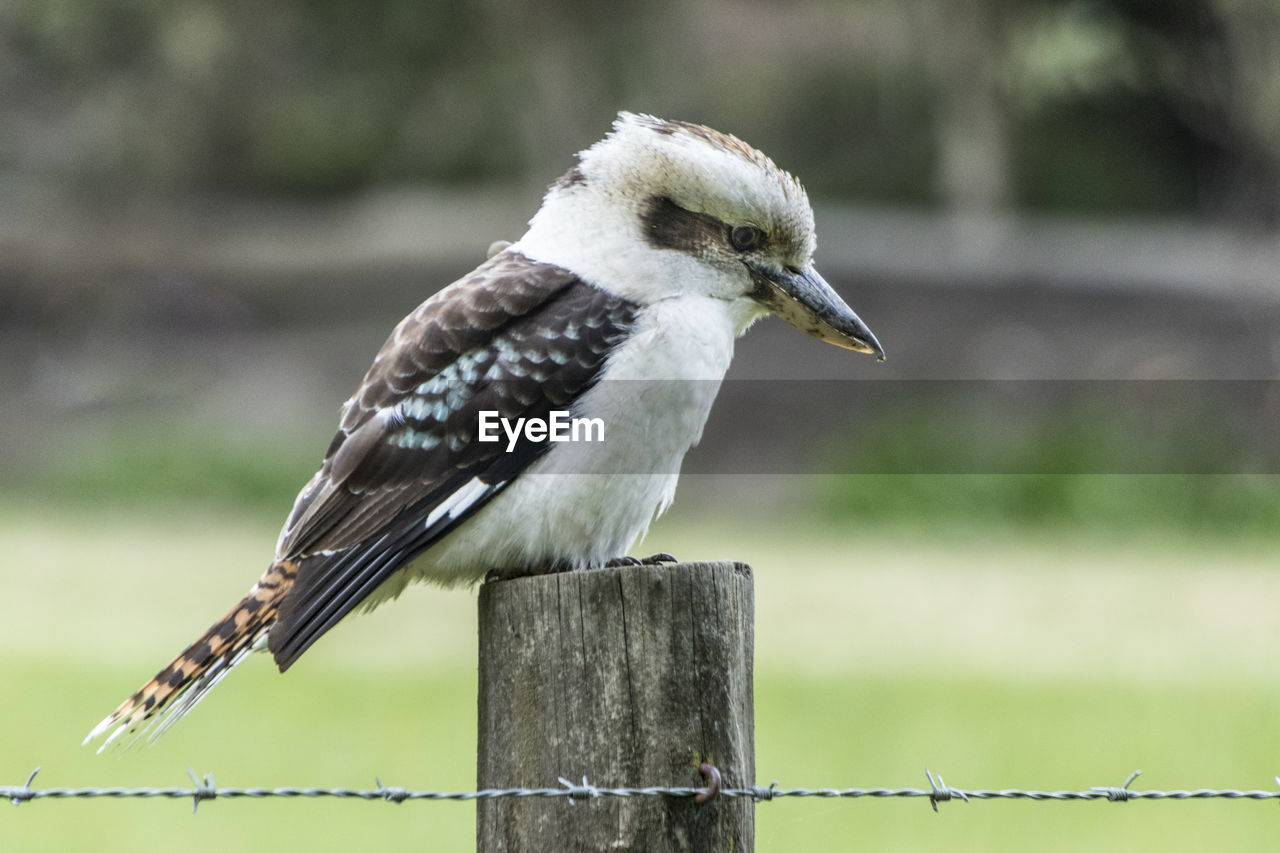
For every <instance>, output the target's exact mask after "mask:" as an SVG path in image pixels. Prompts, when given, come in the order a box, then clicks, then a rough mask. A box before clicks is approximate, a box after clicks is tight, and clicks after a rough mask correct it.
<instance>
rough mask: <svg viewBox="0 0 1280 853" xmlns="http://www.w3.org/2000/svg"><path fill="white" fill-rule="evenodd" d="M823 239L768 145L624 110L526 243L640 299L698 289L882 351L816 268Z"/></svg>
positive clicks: (837, 340)
mask: <svg viewBox="0 0 1280 853" xmlns="http://www.w3.org/2000/svg"><path fill="white" fill-rule="evenodd" d="M815 244H816V240H815V237H814V225H813V211H812V209H811V208H810V206H809V198H808V196H807V195H806V193H805V191H804V187H802V186H801V185H800V182H799V181H797V180H796V179H795V178H794V177H792V176H791V175H790V174H788V173H787V172H785V171H783V170H782V169H779V168H778V167H777V166H776V165H774V163H773V161H772V160H770V159H769V158H768V157H767V156H765V155H764V154H762V153H761V152H760V151H757V150H756V149H754V148H752V147H751V146H750V145H747V144H746V143H745V142H743V141H742V140H740V139H738V138H736V137H734V136H730V135H728V134H725V133H720V132H719V131H716V130H712V129H711V128H709V127H704V126H702V125H699V124H690V123H686V122H678V121H665V120H663V119H658V118H654V117H653V116H647V115H635V114H632V113H620V114H619V116H618V119H617V121H615V122H614V125H613V132H612V133H610V134H609V135H608V136H606V137H605V138H604V139H603V140H601V141H600V142H598V143H596V144H595V145H593V146H592V147H590V148H588V149H587V150H586V151H583V152H582V153H581V154H580V155H579V163H578V165H576V166H574V167H573V168H572V169H570V170H569V171H568V172H566V173H565V174H564V175H563V176H562V177H561V178H560V179H559V180H557V181H556V182H555V183H554V184H553V185H552V186H551V188H550V189H549V190H548V191H547V195H546V197H545V198H544V200H543V205H542V208H541V209H540V210H539V211H538V213H537V215H536V216H535V217H534V218H533V220H532V221H531V222H530V231H529V233H528V234H526V235H525V237H524V238H523V239H522V240H521V246H520V247H519V248H522V249H524V250H526V251H530V252H531V253H532V254H534V255H536V256H538V257H539V259H541V260H547V261H551V262H555V263H561V264H563V265H565V266H567V267H568V268H570V269H572V270H574V271H575V272H578V273H579V274H580V275H584V276H586V277H588V278H589V279H591V280H594V281H596V282H597V283H606V282H607V283H608V287H609V289H611V290H614V291H617V292H620V293H621V294H622V295H624V296H627V297H629V298H631V299H634V300H635V301H637V302H640V303H641V304H649V303H652V302H655V301H657V300H660V299H664V298H670V297H673V296H679V295H683V294H688V293H690V292H691V291H693V292H698V293H700V294H701V295H705V296H708V297H712V298H716V299H723V300H726V301H727V302H729V303H730V304H731V306H732V308H733V313H734V316H735V317H736V318H737V319H738V323H739V326H740V328H739V331H741V330H742V329H745V328H746V327H747V326H748V325H750V323H751V322H752V321H753V320H755V319H756V318H758V317H760V316H763V315H764V314H766V313H769V312H772V313H774V314H777V315H778V316H780V317H781V318H782V319H784V320H786V321H787V322H788V323H790V324H791V325H793V326H795V327H796V328H797V329H800V330H801V331H804V332H807V333H808V334H810V335H813V336H814V337H816V338H818V339H820V340H823V341H826V342H828V343H832V344H835V345H836V346H840V347H845V348H846V349H851V350H857V351H858V352H866V353H872V354H874V355H876V356H877V358H880V359H883V358H884V351H883V350H882V349H881V347H880V344H879V342H878V341H877V340H876V338H875V335H873V334H872V333H871V330H870V329H868V328H867V326H866V324H865V323H863V322H862V320H860V319H859V318H858V315H857V314H855V313H854V312H853V311H852V309H850V308H849V306H848V305H846V304H845V302H844V300H842V299H841V298H840V296H839V295H838V294H836V292H835V291H834V290H832V288H831V286H830V285H828V284H827V282H826V281H825V280H824V279H823V278H822V276H821V275H819V274H818V271H817V270H816V269H815V268H814V265H813V252H814V247H815Z"/></svg>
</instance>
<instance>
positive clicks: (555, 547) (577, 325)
mask: <svg viewBox="0 0 1280 853" xmlns="http://www.w3.org/2000/svg"><path fill="white" fill-rule="evenodd" d="M813 251H814V227H813V212H812V211H811V210H810V207H809V201H808V198H807V197H806V195H805V191H804V189H803V188H802V187H801V185H800V183H799V182H798V181H797V180H796V179H795V178H793V177H792V176H791V175H789V174H788V173H786V172H784V171H782V170H781V169H779V168H778V167H777V166H775V165H774V164H773V161H771V160H770V159H769V158H768V157H766V156H765V155H764V154H762V153H760V152H759V151H757V150H755V149H754V148H752V147H751V146H749V145H747V144H746V143H744V142H742V141H741V140H739V139H737V138H735V137H733V136H729V135H727V134H724V133H720V132H718V131H715V130H712V129H710V128H708V127H703V126H701V125H697V124H690V123H686V122H678V121H664V120H662V119H658V118H654V117H652V116H647V115H633V114H630V113H622V114H620V115H619V116H618V119H617V121H615V122H614V125H613V130H612V132H611V133H610V134H609V135H608V136H606V137H605V138H604V139H603V140H602V141H600V142H598V143H597V144H595V145H593V146H591V147H590V148H588V149H587V150H586V151H583V152H582V153H581V154H580V155H579V162H578V164H577V165H576V166H574V167H573V168H571V169H569V171H568V172H566V173H565V174H564V175H563V176H562V177H560V178H559V179H558V180H557V181H556V182H555V183H553V184H552V185H551V187H550V188H549V189H548V190H547V193H546V195H545V197H544V198H543V201H542V206H541V207H540V208H539V209H538V212H537V213H536V214H535V215H534V217H533V219H532V220H531V221H530V223H529V229H528V231H527V232H526V233H525V234H524V236H523V237H521V238H520V239H519V240H518V241H516V242H515V243H512V244H510V245H509V246H506V247H505V248H501V249H500V250H499V251H497V252H496V253H495V254H494V255H493V256H492V257H490V258H489V260H488V261H486V262H485V263H483V264H481V265H480V266H479V267H477V268H476V269H475V270H474V271H473V272H471V273H468V274H467V275H465V276H463V277H462V278H461V279H459V280H458V281H456V282H454V283H453V284H451V285H449V286H448V287H446V288H444V289H443V290H441V291H439V292H438V293H436V294H435V295H434V296H432V297H431V298H430V299H428V300H427V301H426V302H424V303H423V304H422V305H420V306H419V307H418V308H417V310H415V311H414V312H413V313H412V314H410V315H409V316H408V317H406V318H405V319H404V320H402V321H401V322H400V324H399V325H398V326H396V328H395V330H394V331H393V332H392V333H391V336H390V338H388V340H387V342H386V343H385V344H384V345H383V347H382V349H381V351H379V353H378V355H377V356H376V357H375V358H374V361H373V366H372V367H370V368H369V371H368V373H367V374H366V375H365V378H364V381H363V382H362V384H361V385H360V387H359V389H358V390H357V391H356V393H355V395H354V396H353V397H352V398H351V399H350V400H348V401H347V403H346V405H345V407H344V408H343V410H342V415H341V422H340V425H339V428H338V432H337V435H336V436H334V439H333V442H332V444H331V445H330V446H329V450H328V453H327V454H326V455H325V458H324V462H323V464H322V465H321V467H320V470H319V471H318V472H317V473H316V475H315V476H314V477H312V479H311V481H310V482H309V483H307V485H306V486H305V487H304V488H303V489H302V492H301V493H300V494H299V495H298V498H297V501H296V503H295V504H294V507H293V511H292V512H291V513H290V515H289V517H288V520H287V521H286V522H285V525H284V529H283V530H282V531H281V533H280V539H279V541H278V543H277V544H276V552H275V559H274V560H273V561H272V563H271V565H270V566H269V567H268V568H267V570H266V572H265V574H263V575H262V577H261V578H260V579H259V580H258V582H257V583H256V584H255V585H254V586H253V588H252V589H251V590H250V591H249V594H248V595H247V596H245V598H244V599H243V600H242V601H241V602H240V603H239V604H237V605H236V606H235V607H234V608H232V610H231V612H229V613H228V614H227V615H226V616H225V617H223V618H222V619H220V620H219V621H217V622H216V623H214V625H213V626H212V627H210V628H209V630H208V631H207V632H205V634H204V635H203V636H202V637H200V638H199V639H198V640H196V641H195V642H194V643H192V644H191V645H190V646H189V647H188V648H187V649H186V650H185V651H183V652H182V654H180V655H178V657H177V658H176V659H175V660H174V661H173V662H172V663H171V664H169V665H168V666H167V667H165V668H164V669H163V670H161V671H160V673H159V674H157V675H156V677H155V678H153V679H151V680H150V681H148V682H147V683H146V684H145V685H143V686H142V688H141V689H139V690H138V692H137V693H135V694H133V695H132V696H131V697H129V698H128V699H127V700H125V701H124V703H122V704H121V705H120V707H119V708H117V709H116V710H115V711H113V712H112V713H111V715H110V716H108V717H107V718H106V719H105V720H103V721H102V722H101V723H99V724H98V726H97V727H96V728H94V730H93V731H92V732H91V733H90V734H89V737H88V738H86V740H85V742H86V743H88V741H89V740H92V739H93V738H94V737H97V736H98V735H101V734H103V733H105V732H107V731H109V730H112V729H114V731H112V733H111V735H110V737H109V738H108V739H107V741H106V742H105V743H104V744H103V746H104V747H105V746H106V744H107V743H111V742H112V741H113V740H116V739H117V738H120V737H121V736H122V735H125V734H129V735H131V737H138V736H144V735H147V736H150V737H151V738H154V737H157V736H159V734H161V733H163V732H164V731H165V730H166V729H167V728H168V727H169V726H170V725H172V724H173V723H174V722H176V721H177V720H178V719H179V718H180V717H182V715H183V714H185V713H186V712H187V711H189V710H191V708H192V707H193V706H194V705H195V704H196V703H197V702H198V701H199V700H200V699H201V698H202V697H203V696H204V695H205V694H206V693H207V692H208V691H209V690H210V689H211V688H212V687H213V686H214V685H215V684H217V683H218V681H220V680H221V679H222V678H223V676H225V675H226V674H227V673H228V672H230V671H231V669H233V668H234V667H235V666H236V665H237V664H238V663H240V662H241V661H242V660H243V659H244V658H245V656H246V655H247V654H248V653H249V652H250V651H253V650H256V649H264V648H265V649H266V650H268V651H270V653H271V654H272V655H273V656H274V658H275V662H276V664H277V666H278V667H279V668H280V670H281V671H284V670H286V669H288V668H289V667H290V666H291V665H292V664H293V662H294V661H296V660H297V659H298V657H299V656H300V655H301V654H302V653H303V652H304V651H306V650H307V649H308V648H309V647H310V646H311V644H312V643H314V642H315V641H316V640H317V639H319V638H320V636H321V635H322V634H324V632H325V631H327V630H329V629H330V628H332V627H333V626H334V625H335V624H336V623H337V622H338V621H339V620H341V619H342V618H343V617H344V616H346V615H347V614H348V613H349V612H351V611H352V610H353V609H354V608H357V607H363V608H372V607H374V606H376V605H377V604H379V603H381V602H383V601H386V600H387V599H389V598H394V597H395V596H396V595H398V594H399V593H400V592H401V591H402V590H403V589H404V588H405V585H406V584H408V583H409V581H411V580H426V581H430V582H432V583H436V584H440V585H443V586H453V585H461V584H474V583H476V582H478V581H480V580H481V579H482V578H484V577H485V575H486V574H487V573H489V572H490V571H492V570H502V571H506V572H515V573H519V572H538V571H549V570H565V569H568V570H583V569H591V568H593V567H598V566H601V565H604V564H606V563H608V562H610V561H611V559H613V558H617V557H619V556H620V555H622V554H624V553H625V552H626V551H627V549H629V548H630V547H632V546H633V545H634V544H635V543H636V541H637V540H638V539H639V538H640V537H641V536H643V535H644V533H645V531H646V530H647V529H648V526H649V524H650V522H651V521H652V520H653V519H654V518H655V517H656V515H657V514H659V513H661V512H662V511H663V510H664V509H665V508H666V507H667V505H668V504H670V502H671V500H672V497H673V496H674V493H675V487H676V478H677V476H678V473H679V468H680V462H681V459H682V458H683V457H684V454H685V453H686V451H688V450H689V448H690V447H692V446H693V445H694V444H696V443H697V441H698V438H699V436H700V435H701V433H702V428H703V424H704V423H705V422H706V420H707V414H708V412H709V411H710V408H711V403H712V400H713V399H714V398H715V395H716V392H717V390H718V388H719V384H720V380H721V379H722V378H723V377H724V375H725V372H726V370H728V368H729V360H730V357H731V356H732V354H733V343H734V339H735V338H737V337H738V336H739V335H741V334H742V333H743V332H744V331H745V330H746V329H747V327H748V326H750V325H751V324H752V323H753V322H754V321H755V320H757V319H759V318H760V317H762V316H764V315H765V314H768V313H774V314H777V315H778V316H780V317H782V318H783V319H784V320H786V321H787V322H788V323H790V324H791V325H793V326H795V327H796V328H798V329H800V330H802V331H804V332H807V333H809V334H811V335H813V336H814V337H817V338H819V339H820V340H823V341H827V342H828V343H832V344H835V345H837V346H841V347H845V348H847V349H851V350H856V351H858V352H865V353H873V354H875V355H876V356H877V357H880V358H883V351H882V350H881V348H880V344H879V343H878V342H877V341H876V339H875V336H874V335H872V333H871V331H870V330H869V329H868V328H867V327H866V325H864V324H863V322H862V321H861V320H860V319H858V317H857V315H856V314H854V312H853V311H852V310H850V309H849V307H848V306H847V305H846V304H845V303H844V302H843V301H842V300H841V299H840V297H839V296H837V295H836V293H835V291H833V290H832V289H831V287H830V286H829V285H828V284H827V283H826V282H825V281H824V280H823V278H822V276H820V275H819V274H818V272H817V270H815V269H814V266H813ZM636 380H642V381H641V382H637V381H636ZM555 411H560V412H568V413H570V414H571V415H573V416H574V417H577V418H583V419H592V420H596V419H598V421H599V423H601V424H602V425H603V426H604V432H605V434H604V440H603V441H600V442H598V443H591V444H586V443H583V444H578V445H573V446H571V445H570V444H567V443H552V442H548V441H537V440H533V439H534V438H537V436H533V435H531V434H530V433H529V432H528V431H526V432H525V433H523V434H520V435H518V436H514V437H513V438H512V440H511V441H507V440H506V437H505V436H503V440H500V441H493V440H486V441H481V440H479V439H480V436H481V430H480V420H481V416H482V413H489V415H490V416H494V414H495V413H496V416H497V417H500V418H505V419H508V420H509V421H512V422H516V421H517V419H519V418H525V419H535V418H544V419H545V418H547V417H548V415H549V414H550V413H552V412H555ZM489 438H490V439H492V436H489ZM602 472H603V473H602Z"/></svg>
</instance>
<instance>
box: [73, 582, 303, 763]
mask: <svg viewBox="0 0 1280 853" xmlns="http://www.w3.org/2000/svg"><path fill="white" fill-rule="evenodd" d="M297 573H298V565H297V563H294V562H291V561H289V560H280V561H278V562H275V563H272V564H271V566H270V567H269V568H268V569H267V571H266V573H264V574H263V576H262V578H261V579H260V580H259V581H258V582H257V583H256V584H255V585H254V587H253V589H251V590H250V591H249V594H248V595H246V596H245V597H244V598H243V599H242V600H241V601H240V603H239V604H237V605H236V606H235V607H233V608H231V611H230V612H229V613H227V615H226V616H224V617H223V618H222V619H220V620H218V621H217V622H215V623H214V624H213V625H212V626H211V627H210V628H209V630H208V631H205V632H204V635H203V636H201V637H200V639H198V640H196V641H195V642H194V643H192V644H191V645H189V646H187V648H186V649H185V650H184V651H183V652H182V654H180V655H178V656H177V657H176V658H174V660H173V662H172V663H170V664H169V665H168V666H166V667H165V668H164V669H162V670H160V672H159V673H157V674H156V677H155V678H153V679H151V680H150V681H148V682H147V683H146V684H144V685H142V687H140V688H139V689H138V692H136V693H134V694H133V695H132V696H130V697H129V698H128V699H126V700H124V702H122V703H120V707H118V708H116V709H115V710H114V711H112V712H111V713H110V714H109V715H108V716H107V718H106V719H105V720H103V721H102V722H100V723H98V725H97V726H95V727H94V729H93V731H91V732H89V736H88V737H86V738H85V739H84V743H85V744H88V743H89V741H91V740H93V739H94V738H96V737H98V736H99V735H102V734H104V733H105V732H107V731H110V730H111V729H113V728H114V729H115V731H112V732H111V734H110V735H109V736H108V737H107V739H106V740H105V741H103V743H102V746H100V747H99V748H98V752H102V751H103V750H104V749H106V748H107V746H108V745H110V744H112V743H113V742H116V741H117V740H118V741H119V742H120V743H121V744H130V745H132V744H134V743H137V742H138V741H140V740H145V741H146V742H147V743H154V742H155V740H156V739H157V738H159V737H160V736H161V735H162V734H164V733H165V732H166V731H168V730H169V727H170V726H172V725H173V724H174V723H176V722H178V720H180V719H182V717H183V716H185V715H186V714H187V712H188V711H190V710H191V709H192V708H194V707H195V706H196V704H197V703H199V702H200V700H201V699H203V698H204V697H205V695H206V694H208V692H209V691H210V690H212V689H213V688H214V686H215V685H217V683H218V682H219V681H221V680H222V679H223V678H225V677H226V675H227V673H229V672H231V670H232V669H234V668H235V667H236V665H237V664H239V663H240V662H241V661H242V660H244V658H245V656H246V655H247V654H249V652H251V651H253V650H255V649H259V648H265V646H266V639H267V632H268V631H270V630H271V626H272V625H274V624H275V622H276V618H277V614H278V613H279V610H280V602H281V601H282V600H283V599H284V596H285V594H286V593H287V592H288V591H289V588H290V587H291V586H292V585H293V579H294V577H296V576H297Z"/></svg>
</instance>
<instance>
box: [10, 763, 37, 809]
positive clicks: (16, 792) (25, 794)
mask: <svg viewBox="0 0 1280 853" xmlns="http://www.w3.org/2000/svg"><path fill="white" fill-rule="evenodd" d="M39 772H40V768H39V767H37V768H36V769H35V770H32V771H31V775H30V776H28V777H27V781H26V783H25V784H24V785H23V786H22V787H21V788H12V789H10V791H9V802H11V803H13V804H14V805H15V806H20V805H22V804H23V803H25V802H26V801H27V800H30V799H32V798H33V797H35V793H34V792H33V791H32V790H31V783H32V782H34V781H35V778H36V774H37V773H39Z"/></svg>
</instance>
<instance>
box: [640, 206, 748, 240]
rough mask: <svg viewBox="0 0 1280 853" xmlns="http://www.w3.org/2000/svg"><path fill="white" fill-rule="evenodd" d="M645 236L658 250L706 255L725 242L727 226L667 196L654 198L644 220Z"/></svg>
mask: <svg viewBox="0 0 1280 853" xmlns="http://www.w3.org/2000/svg"><path fill="white" fill-rule="evenodd" d="M641 221H642V223H643V225H644V236H645V239H646V240H647V241H648V242H649V245H650V246H653V247H654V248H655V249H675V250H677V251H680V252H687V253H689V254H703V253H704V252H705V251H706V250H707V249H708V248H710V246H711V245H713V244H716V243H720V244H723V243H724V239H725V233H726V230H727V228H728V226H727V225H726V224H725V223H724V222H722V221H720V220H719V219H717V218H716V217H714V216H712V215H711V214H709V213H695V212H694V211H692V210H686V209H685V208H683V207H681V206H680V205H678V204H676V203H675V202H674V201H672V200H671V199H669V198H667V197H666V196H655V197H653V198H652V199H650V201H649V206H648V209H646V210H645V212H644V214H643V215H642V217H641Z"/></svg>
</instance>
